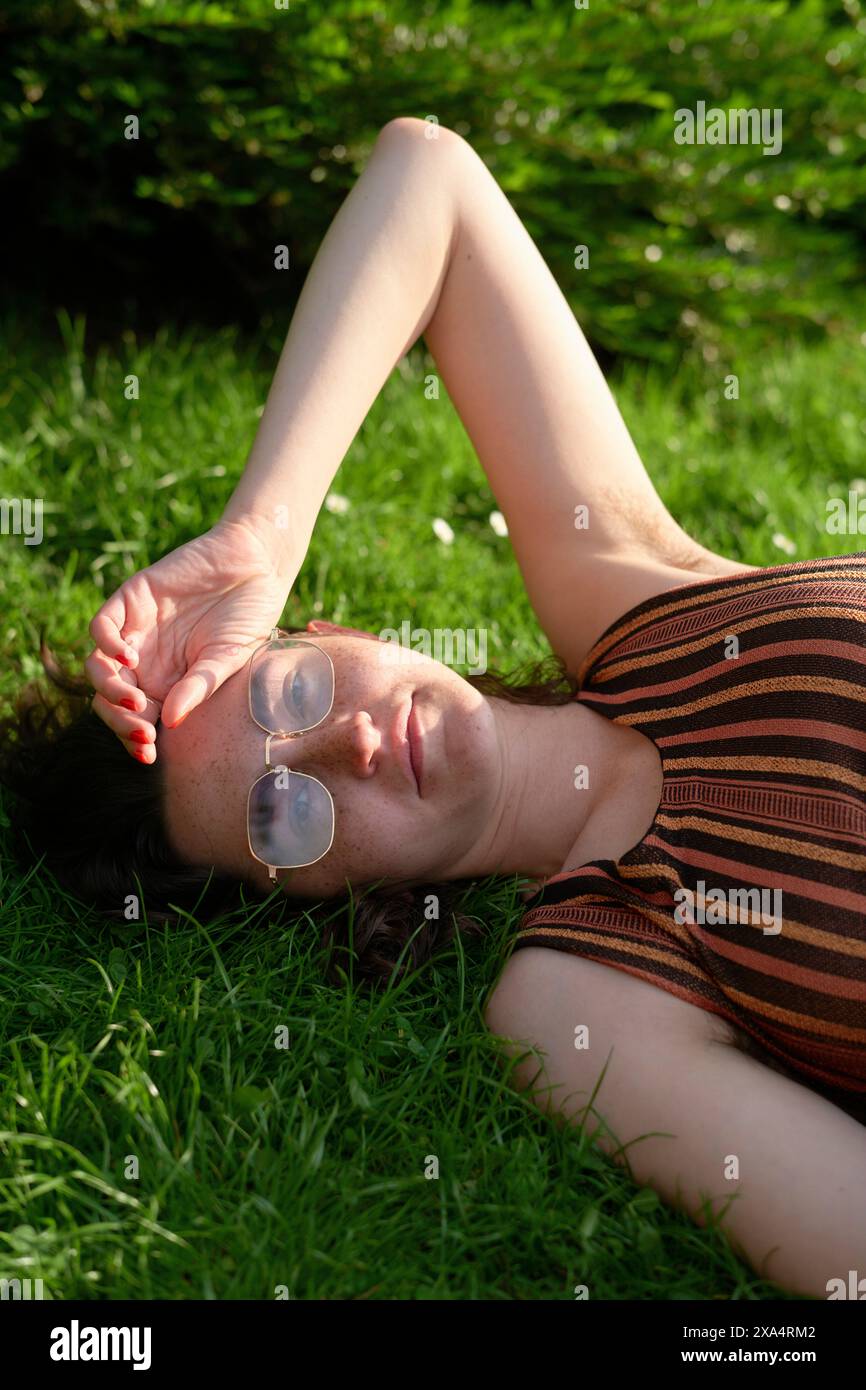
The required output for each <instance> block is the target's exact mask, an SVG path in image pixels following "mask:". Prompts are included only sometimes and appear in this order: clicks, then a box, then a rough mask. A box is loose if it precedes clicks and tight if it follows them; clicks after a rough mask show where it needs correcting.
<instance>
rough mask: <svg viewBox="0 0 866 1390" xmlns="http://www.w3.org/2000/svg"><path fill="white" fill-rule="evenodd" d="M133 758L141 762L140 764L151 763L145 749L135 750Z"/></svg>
mask: <svg viewBox="0 0 866 1390" xmlns="http://www.w3.org/2000/svg"><path fill="white" fill-rule="evenodd" d="M132 756H133V757H134V758H138V761H139V762H140V763H146V762H148V761H149V759H148V758H147V756H146V754H145V751H144V749H143V748H135V749H133V753H132Z"/></svg>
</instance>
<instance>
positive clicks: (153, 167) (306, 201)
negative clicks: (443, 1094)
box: [0, 0, 866, 361]
mask: <svg viewBox="0 0 866 1390" xmlns="http://www.w3.org/2000/svg"><path fill="white" fill-rule="evenodd" d="M0 25H2V29H3V31H4V33H3V37H4V45H5V49H6V55H7V61H6V64H5V66H4V72H3V74H2V76H0V120H2V126H3V142H2V154H0V191H2V193H3V194H4V204H5V205H6V207H7V208H10V209H14V211H15V213H16V214H17V218H18V236H17V241H15V242H14V243H13V249H14V254H13V255H11V256H8V257H7V264H6V268H5V270H4V272H3V274H4V278H5V279H6V281H7V288H10V289H11V288H16V289H20V287H21V286H22V285H24V286H29V285H34V286H35V285H36V284H38V283H39V282H41V281H44V280H45V279H46V276H48V281H49V283H51V288H52V291H54V292H55V299H56V294H57V292H58V291H59V292H61V298H62V299H63V300H64V302H70V301H69V293H71V292H72V290H73V289H74V287H75V284H76V276H77V275H81V276H86V274H87V267H88V265H90V279H89V281H88V283H87V286H86V293H85V295H84V299H85V304H86V307H88V308H89V309H90V310H91V311H92V310H93V308H94V302H95V299H99V298H102V299H103V300H104V301H105V302H106V303H107V304H108V305H109V306H110V311H113V312H115V313H116V314H121V309H124V310H125V306H127V305H130V306H132V305H133V304H141V303H142V302H149V303H151V304H156V306H157V308H159V309H160V310H164V309H166V308H170V307H171V301H172V295H173V286H175V285H177V284H185V283H189V284H192V283H193V280H194V278H195V273H196V267H198V268H199V270H200V272H201V286H200V289H201V295H202V301H203V302H204V300H209V301H211V302H213V301H214V300H217V299H218V301H219V305H220V306H223V307H224V314H223V317H225V318H231V317H233V316H234V317H237V316H238V315H237V314H233V312H232V311H233V309H234V308H235V307H236V306H238V305H240V306H242V308H243V309H244V310H245V311H246V312H249V313H251V314H255V315H258V314H260V313H262V312H264V311H267V310H269V309H272V308H273V307H274V305H275V304H277V305H279V304H280V303H281V300H282V297H283V296H291V295H293V294H295V293H296V292H297V289H298V286H299V284H300V283H301V282H302V278H303V272H304V270H305V269H306V267H307V266H308V265H309V263H310V261H311V260H312V257H313V256H314V254H315V250H316V248H317V246H318V244H319V242H320V240H321V237H322V235H323V233H324V231H325V229H326V227H327V225H328V222H329V221H330V219H331V217H332V216H333V214H334V212H335V210H336V208H337V207H338V206H339V203H340V202H341V201H342V199H343V197H344V196H345V194H346V192H347V190H348V189H349V188H350V186H351V184H352V182H353V181H354V179H355V178H356V176H357V174H358V172H359V171H360V169H361V168H362V167H363V164H364V161H365V160H366V158H367V156H368V154H369V151H370V148H371V145H372V142H373V140H374V138H375V135H376V132H377V130H378V129H379V128H380V127H381V126H382V125H383V124H384V122H385V121H387V120H389V119H390V118H391V117H393V116H396V115H401V114H413V115H418V116H433V117H435V118H437V119H438V120H439V121H440V123H442V124H443V125H447V126H451V127H453V128H455V129H457V130H458V131H460V132H461V133H462V134H464V135H465V136H466V137H467V138H468V139H469V141H470V142H471V143H472V144H473V146H474V147H475V148H476V149H477V150H478V151H479V153H480V154H481V155H482V156H483V157H484V159H485V160H486V161H487V162H488V164H489V166H490V167H491V168H492V170H493V172H494V173H495V175H496V177H497V178H498V179H499V181H500V183H501V184H502V186H503V187H504V189H505V191H506V193H507V194H508V195H509V197H510V198H511V200H512V201H513V203H514V205H515V206H516V207H517V209H518V211H519V213H520V214H521V216H522V217H523V219H524V221H525V222H526V224H527V226H528V228H529V230H530V232H531V233H532V235H533V236H534V237H535V238H536V240H537V241H538V243H539V245H540V248H541V250H542V253H543V254H544V256H545V258H546V259H547V261H548V263H549V264H550V265H551V267H552V269H553V270H554V273H555V274H556V275H557V278H558V280H559V282H560V284H561V285H562V286H563V288H564V291H565V293H566V294H567V295H568V296H569V297H570V299H571V301H572V303H573V306H574V307H575V309H576V310H578V311H579V314H580V318H581V322H582V323H583V324H584V325H585V327H586V330H587V332H588V334H589V336H590V337H591V338H592V340H593V341H594V343H595V344H596V346H600V347H602V348H606V349H609V350H611V351H614V352H619V353H624V354H627V355H631V356H635V357H655V358H658V359H661V360H668V361H673V360H676V358H677V357H678V355H679V354H680V352H681V351H682V349H683V348H684V347H686V346H688V345H689V344H696V345H697V346H698V347H699V348H701V349H702V350H703V352H704V355H705V356H706V357H708V358H709V360H716V359H717V358H718V357H723V358H726V357H729V356H731V355H732V353H733V350H734V349H735V348H736V347H738V346H739V345H740V344H741V343H742V342H743V339H744V338H748V339H750V340H751V341H752V345H753V346H755V345H760V344H763V343H768V342H770V341H773V340H778V339H779V338H780V337H782V336H785V335H787V334H788V333H790V332H794V333H796V334H798V335H802V334H804V333H810V334H815V335H820V334H824V333H827V332H830V333H833V332H835V331H838V330H842V329H844V328H849V327H851V326H852V323H853V324H856V323H857V316H858V314H861V315H862V310H863V303H864V299H863V292H862V289H861V286H862V284H863V281H864V275H863V271H864V265H863V260H864V255H863V234H864V215H866V214H864V201H863V196H862V194H863V188H864V136H866V103H864V99H863V94H864V91H866V78H864V77H863V75H862V74H863V73H864V71H866V66H864V57H866V18H863V17H861V4H860V0H845V3H844V4H835V3H829V0H800V2H799V3H793V0H774V2H773V3H764V4H761V5H756V4H755V3H754V0H724V3H721V2H720V0H697V3H695V0H625V2H623V0H620V2H619V3H618V4H616V5H615V6H612V5H609V4H603V3H601V0H588V8H587V9H585V10H578V9H575V8H574V6H573V5H569V4H566V3H564V2H563V0H534V3H532V4H516V3H511V4H501V5H500V4H495V5H494V4H489V3H473V4H471V5H470V4H469V3H467V0H449V2H448V3H442V4H434V3H428V4H426V5H420V4H418V3H411V4H406V3H389V4H388V5H387V6H385V5H384V4H382V3H381V0H328V3H322V0H305V3H298V0H294V3H292V4H291V8H290V9H288V10H284V9H278V8H276V5H275V4H274V3H268V0H236V2H235V3H232V4H227V3H206V4H204V3H203V4H197V3H188V2H187V0H151V2H150V3H145V0H133V2H132V3H121V0H78V3H74V0H51V3H49V2H48V0H7V4H6V7H5V16H4V17H3V19H2V20H0ZM698 101H705V102H706V103H707V105H708V106H713V105H717V106H720V107H722V108H730V107H743V108H753V107H759V108H769V109H771V110H772V109H775V108H779V109H780V110H781V111H782V113H783V137H784V138H783V146H782V149H781V151H780V153H779V154H777V155H774V156H769V157H767V156H765V155H764V154H763V152H762V149H761V147H760V146H758V145H749V144H746V145H706V144H704V145H697V144H696V145H692V146H682V145H678V144H677V143H675V141H674V126H675V118H674V113H675V111H676V110H677V109H678V108H681V107H686V108H689V109H694V108H695V106H696V103H697V102H698ZM129 114H135V115H137V116H138V117H139V119H140V138H139V139H138V140H137V141H135V140H127V139H125V138H124V120H125V117H126V116H127V115H129ZM281 243H285V244H287V245H288V247H289V249H290V256H291V270H290V272H289V275H288V276H287V275H286V274H285V273H284V272H277V271H276V270H275V268H274V246H275V245H277V244H281ZM578 245H586V246H587V247H588V248H589V266H588V268H587V269H577V268H575V252H574V248H575V247H576V246H578ZM88 257H90V258H91V259H90V261H89V260H88ZM58 262H59V269H58V264H57V263H58ZM52 266H53V267H54V271H55V278H54V281H53V282H52V281H51V276H50V273H49V272H50V268H51V267H52ZM202 268H203V269H202ZM169 271H171V272H172V273H173V275H174V279H172V275H171V274H170V273H169ZM94 277H95V278H94ZM67 292H68V293H67ZM82 307H84V306H82ZM861 326H862V325H861Z"/></svg>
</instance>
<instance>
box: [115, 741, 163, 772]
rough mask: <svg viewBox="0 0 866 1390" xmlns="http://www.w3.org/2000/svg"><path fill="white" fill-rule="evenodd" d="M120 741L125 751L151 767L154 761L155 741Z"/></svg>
mask: <svg viewBox="0 0 866 1390" xmlns="http://www.w3.org/2000/svg"><path fill="white" fill-rule="evenodd" d="M121 742H122V743H123V746H124V748H125V749H126V751H127V753H129V754H131V756H132V757H133V758H135V759H136V761H137V762H140V763H146V764H147V765H148V766H149V767H152V766H153V764H154V763H155V762H156V744H155V743H130V742H128V741H127V740H126V739H122V740H121Z"/></svg>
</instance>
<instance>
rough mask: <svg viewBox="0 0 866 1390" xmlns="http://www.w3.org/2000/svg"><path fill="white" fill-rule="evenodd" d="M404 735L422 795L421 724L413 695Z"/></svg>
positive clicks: (419, 792)
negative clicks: (407, 741) (407, 740)
mask: <svg viewBox="0 0 866 1390" xmlns="http://www.w3.org/2000/svg"><path fill="white" fill-rule="evenodd" d="M406 736H407V738H408V739H409V755H410V757H411V759H412V771H413V772H414V774H415V781H416V782H417V783H418V795H419V796H423V792H422V790H421V787H422V778H423V776H424V737H423V734H422V732H421V725H420V724H419V722H418V707H417V705H416V704H415V697H414V695H413V696H412V708H411V709H410V711H409V719H408V722H407V724H406Z"/></svg>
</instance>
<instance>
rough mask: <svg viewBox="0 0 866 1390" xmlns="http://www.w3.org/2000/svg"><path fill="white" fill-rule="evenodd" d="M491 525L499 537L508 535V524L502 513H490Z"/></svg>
mask: <svg viewBox="0 0 866 1390" xmlns="http://www.w3.org/2000/svg"><path fill="white" fill-rule="evenodd" d="M490 525H491V526H492V527H493V529H494V531H495V532H496V534H497V536H507V535H508V524H507V522H506V520H505V517H504V516H503V515H502V513H501V512H491V513H490Z"/></svg>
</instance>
